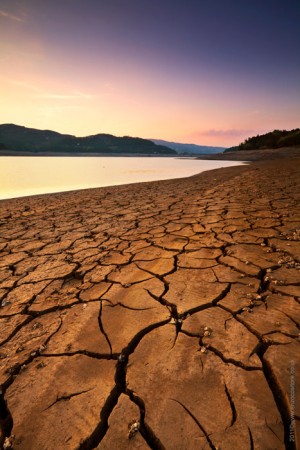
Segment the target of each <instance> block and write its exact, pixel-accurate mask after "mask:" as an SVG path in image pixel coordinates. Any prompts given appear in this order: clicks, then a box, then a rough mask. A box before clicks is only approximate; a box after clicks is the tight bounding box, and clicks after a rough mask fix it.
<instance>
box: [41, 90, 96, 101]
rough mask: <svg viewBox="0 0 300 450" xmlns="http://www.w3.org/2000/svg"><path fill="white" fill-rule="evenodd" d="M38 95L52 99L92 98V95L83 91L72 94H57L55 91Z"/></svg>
mask: <svg viewBox="0 0 300 450" xmlns="http://www.w3.org/2000/svg"><path fill="white" fill-rule="evenodd" d="M37 97H38V98H45V99H50V100H51V99H52V100H73V99H76V100H79V99H83V100H89V99H90V98H92V95H90V94H84V93H83V92H74V93H72V94H55V93H50V94H41V95H37Z"/></svg>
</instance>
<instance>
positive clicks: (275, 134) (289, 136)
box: [225, 128, 300, 152]
mask: <svg viewBox="0 0 300 450" xmlns="http://www.w3.org/2000/svg"><path fill="white" fill-rule="evenodd" d="M297 145H300V129H299V128H296V129H294V130H290V131H286V130H274V131H272V132H270V133H266V134H262V135H257V136H253V137H250V138H248V139H246V140H245V141H244V142H243V143H241V144H239V145H238V146H236V147H231V148H228V149H227V150H225V152H234V151H239V150H264V149H276V148H282V147H293V146H297Z"/></svg>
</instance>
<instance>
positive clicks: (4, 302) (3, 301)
mask: <svg viewBox="0 0 300 450" xmlns="http://www.w3.org/2000/svg"><path fill="white" fill-rule="evenodd" d="M8 305H10V302H8V301H7V300H2V302H1V306H2V307H4V306H8Z"/></svg>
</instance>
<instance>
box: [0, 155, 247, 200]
mask: <svg viewBox="0 0 300 450" xmlns="http://www.w3.org/2000/svg"><path fill="white" fill-rule="evenodd" d="M240 164H242V163H241V162H237V161H202V160H196V159H180V158H173V157H122V156H121V157H102V156H101V157H78V156H77V157H70V156H67V157H63V156H60V157H55V156H49V157H47V156H30V157H26V156H23V157H22V156H13V157H11V156H1V157H0V199H5V198H14V197H24V196H27V195H35V194H46V193H52V192H62V191H71V190H75V189H86V188H95V187H102V186H114V185H119V184H127V183H137V182H141V181H154V180H167V179H171V178H183V177H188V176H191V175H195V174H197V173H200V172H203V171H205V170H212V169H216V168H219V167H228V166H236V165H240Z"/></svg>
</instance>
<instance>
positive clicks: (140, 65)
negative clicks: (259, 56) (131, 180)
mask: <svg viewBox="0 0 300 450" xmlns="http://www.w3.org/2000/svg"><path fill="white" fill-rule="evenodd" d="M2 3H3V7H2ZM66 3H69V2H68V1H67V2H66ZM77 3H78V4H80V3H81V5H82V7H83V5H84V3H83V2H81V1H80V0H78V1H77ZM88 3H89V4H90V5H91V10H90V11H88V12H87V13H86V14H87V18H90V19H91V17H92V15H93V13H94V14H95V13H96V12H97V13H98V14H103V15H105V14H107V15H108V16H109V17H108V19H110V20H112V18H114V16H113V12H111V11H109V14H108V12H107V11H102V10H101V8H100V7H99V4H97V3H96V2H94V1H91V2H88ZM60 4H64V2H61V3H59V2H57V1H54V2H53V3H52V5H53V6H52V8H51V7H50V6H49V5H48V10H47V11H44V10H43V9H42V8H41V7H37V4H36V2H34V1H33V0H28V1H24V2H15V7H12V5H11V2H8V1H5V0H3V1H2V2H1V4H0V6H1V7H0V64H1V72H0V97H1V106H0V123H15V124H18V125H24V126H28V127H34V128H40V129H45V128H47V129H52V130H55V131H59V132H63V133H70V134H75V135H77V136H84V135H89V134H96V133H111V134H115V135H118V136H123V135H131V136H139V137H144V138H157V139H165V140H172V141H178V142H193V143H198V144H203V145H220V146H230V145H236V144H238V143H239V142H241V141H242V140H244V139H245V138H246V137H248V136H251V135H253V134H257V133H261V132H265V131H270V130H273V129H274V128H279V129H282V128H286V129H291V128H296V127H298V126H299V117H300V114H299V113H300V108H299V104H300V102H299V92H298V91H297V86H298V85H299V81H297V77H296V70H295V68H292V69H293V70H291V71H286V78H285V79H284V77H283V75H282V77H280V76H279V75H278V76H277V75H276V73H275V72H274V71H273V72H272V73H271V72H270V73H268V72H266V71H265V68H261V69H260V68H259V70H261V73H260V71H259V70H258V69H257V68H256V70H253V71H251V67H249V68H248V71H246V72H243V70H242V68H235V70H232V67H231V66H230V65H229V67H228V65H227V64H226V58H225V57H224V58H223V60H222V61H220V60H217V59H215V60H214V59H213V58H212V57H211V55H209V56H207V57H206V59H203V62H202V60H201V58H200V57H199V58H200V59H199V60H196V59H195V55H196V53H192V51H190V54H186V53H184V49H182V48H180V41H178V42H179V43H178V48H177V49H176V48H175V49H174V48H173V46H174V43H173V42H172V41H171V40H170V42H167V44H168V45H167V44H165V47H164V48H163V50H161V48H158V47H157V46H155V45H154V44H153V42H154V39H155V37H152V40H151V39H150V37H149V36H148V35H147V33H149V30H148V29H147V28H146V29H145V36H146V37H145V39H144V40H143V38H141V39H140V41H141V42H140V41H139V40H138V35H137V34H136V35H134V34H130V32H131V30H129V25H130V24H129V23H126V20H127V18H126V17H125V18H124V24H123V22H122V20H123V19H122V18H118V20H119V22H118V23H119V26H123V28H124V33H125V35H124V36H125V37H126V38H124V37H123V35H122V36H119V35H118V34H109V33H110V29H109V27H107V31H105V30H104V31H103V32H102V34H101V35H100V34H99V33H100V32H99V27H96V26H95V24H94V23H93V22H91V23H88V22H84V23H83V22H82V23H81V20H83V19H84V17H83V18H81V17H80V14H79V12H80V9H79V10H76V11H73V12H72V14H74V16H72V14H71V17H70V11H69V10H66V11H65V10H63V9H60V8H63V6H59V5H60ZM20 5H21V6H20ZM97 5H98V6H97ZM33 6H34V7H35V8H33ZM65 8H66V6H65ZM93 8H94V9H93ZM43 14H44V15H43ZM75 14H76V16H75ZM89 14H90V16H89ZM61 16H62V17H61ZM58 17H60V19H61V20H60V21H59V20H57V18H58ZM43 20H44V22H43ZM103 20H104V19H103ZM128 20H129V19H128ZM145 20H146V19H145ZM76 21H77V22H78V23H79V24H80V23H81V25H82V28H79V27H78V26H77V22H76ZM112 23H114V22H112ZM53 24H55V26H54V25H53ZM120 24H121V25H120ZM93 27H95V29H93ZM128 30H129V31H130V32H129V31H128ZM136 31H137V32H138V31H140V30H136ZM167 31H168V30H167ZM126 32H127V34H126ZM105 33H106V34H105ZM132 33H133V32H132ZM170 33H171V31H170ZM186 33H187V31H186ZM120 34H121V33H120ZM106 36H107V40H106V39H105V38H106ZM134 37H135V38H136V40H135V39H134ZM167 37H168V36H167ZM146 38H147V39H146ZM165 39H166V38H165ZM162 42H163V41H162ZM197 42H198V41H197ZM151 44H152V46H151ZM187 45H188V44H187ZM227 45H228V44H227ZM187 48H189V47H188V46H187ZM196 49H197V46H195V52H196ZM167 50H169V52H167ZM171 50H172V51H171ZM213 50H214V49H213V48H210V47H209V43H207V48H204V50H203V52H204V53H203V55H207V52H209V51H211V52H212V51H213ZM205 51H206V53H205ZM215 51H216V50H215ZM227 51H228V49H227ZM236 51H237V50H236ZM245 51H246V50H245ZM241 55H242V53H241ZM203 58H204V57H203ZM228 58H230V54H229V53H228ZM241 58H242V56H241Z"/></svg>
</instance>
